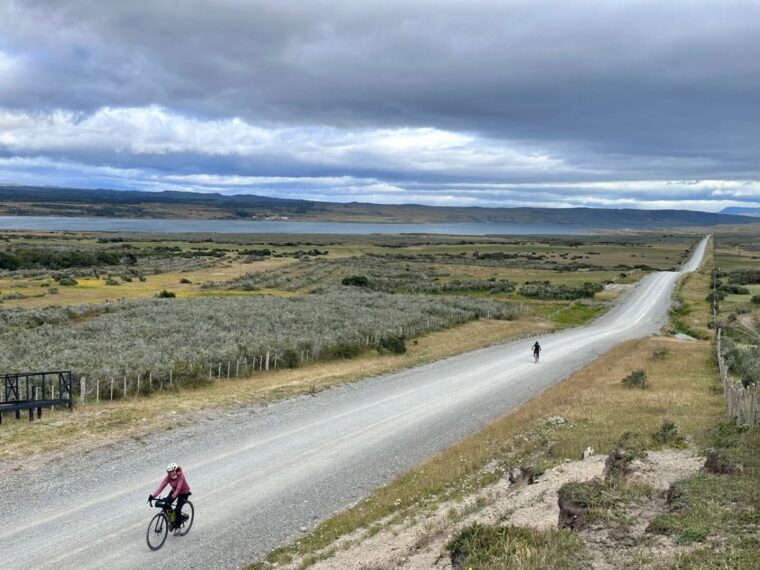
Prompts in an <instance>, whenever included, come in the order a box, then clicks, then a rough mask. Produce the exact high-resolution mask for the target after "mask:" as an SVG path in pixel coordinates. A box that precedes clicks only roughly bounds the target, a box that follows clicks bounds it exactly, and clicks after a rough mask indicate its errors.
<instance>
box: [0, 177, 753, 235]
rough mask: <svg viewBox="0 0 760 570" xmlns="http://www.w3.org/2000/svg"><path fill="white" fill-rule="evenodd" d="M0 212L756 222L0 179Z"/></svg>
mask: <svg viewBox="0 0 760 570" xmlns="http://www.w3.org/2000/svg"><path fill="white" fill-rule="evenodd" d="M0 215H6V216H68V217H80V216H82V217H91V216H95V217H115V218H157V219H238V220H239V219H248V220H264V219H288V220H297V221H324V222H395V223H467V222H470V223H514V224H567V225H583V226H592V227H616V228H663V227H678V226H712V225H718V224H745V223H757V219H756V218H751V217H749V216H741V215H735V214H729V213H710V212H696V211H691V210H675V209H671V210H638V209H612V208H538V207H518V208H486V207H472V206H466V207H457V206H425V205H420V204H398V205H391V204H371V203H361V202H350V203H338V202H315V201H310V200H297V199H289V198H274V197H269V196H259V195H256V194H236V195H231V196H227V195H223V194H205V193H197V192H178V191H163V192H144V191H139V190H108V189H83V188H66V187H56V186H19V185H0Z"/></svg>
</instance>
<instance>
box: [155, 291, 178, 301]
mask: <svg viewBox="0 0 760 570" xmlns="http://www.w3.org/2000/svg"><path fill="white" fill-rule="evenodd" d="M176 296H177V295H176V294H174V293H173V292H171V291H167V290H166V289H162V290H161V291H160V292H158V293H156V294H155V295H154V297H155V298H156V299H174V298H175V297H176Z"/></svg>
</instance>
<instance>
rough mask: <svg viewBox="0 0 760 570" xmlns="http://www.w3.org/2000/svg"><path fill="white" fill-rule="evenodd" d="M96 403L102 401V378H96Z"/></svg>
mask: <svg viewBox="0 0 760 570" xmlns="http://www.w3.org/2000/svg"><path fill="white" fill-rule="evenodd" d="M95 403H96V404H99V403H100V378H98V379H97V380H95Z"/></svg>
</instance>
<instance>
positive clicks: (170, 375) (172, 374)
mask: <svg viewBox="0 0 760 570" xmlns="http://www.w3.org/2000/svg"><path fill="white" fill-rule="evenodd" d="M191 370H192V369H191ZM173 376H174V367H173V366H172V367H171V368H169V386H171V385H172V384H173V383H174V378H173Z"/></svg>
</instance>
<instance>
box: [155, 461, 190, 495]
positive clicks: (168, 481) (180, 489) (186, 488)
mask: <svg viewBox="0 0 760 570" xmlns="http://www.w3.org/2000/svg"><path fill="white" fill-rule="evenodd" d="M167 485H170V486H171V488H172V490H173V493H172V497H174V498H175V499H176V498H177V496H178V495H180V494H183V493H189V492H190V485H188V484H187V480H185V474H184V473H182V469H181V468H177V478H176V479H172V478H171V477H169V475H167V476H166V477H164V480H163V481H161V483H160V484H159V485H158V489H156V490H155V491H153V496H154V497H158V496H159V495H160V494H161V491H163V490H164V487H166V486H167Z"/></svg>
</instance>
